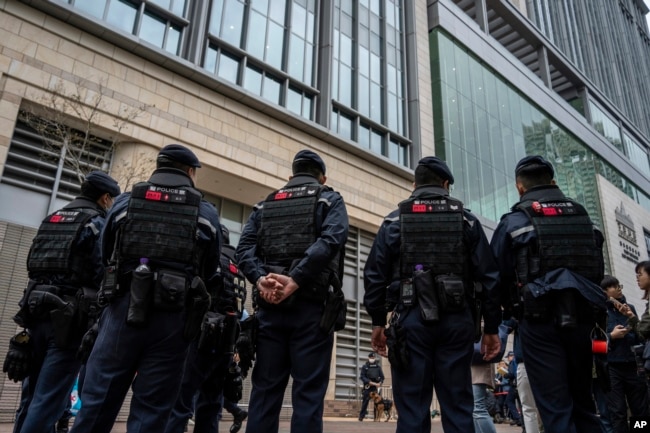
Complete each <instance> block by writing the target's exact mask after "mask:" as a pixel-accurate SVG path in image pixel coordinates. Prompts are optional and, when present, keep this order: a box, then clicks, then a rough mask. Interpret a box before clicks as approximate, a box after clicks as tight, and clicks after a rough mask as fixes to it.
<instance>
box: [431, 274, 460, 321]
mask: <svg viewBox="0 0 650 433" xmlns="http://www.w3.org/2000/svg"><path fill="white" fill-rule="evenodd" d="M435 285H436V289H437V292H438V300H439V301H440V308H441V310H442V311H444V312H448V313H454V312H459V311H462V310H463V308H465V287H464V285H463V280H462V279H461V278H460V277H458V276H456V275H438V276H436V279H435Z"/></svg>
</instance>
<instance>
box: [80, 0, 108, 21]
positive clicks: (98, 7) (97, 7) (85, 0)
mask: <svg viewBox="0 0 650 433" xmlns="http://www.w3.org/2000/svg"><path fill="white" fill-rule="evenodd" d="M74 7H75V8H77V9H79V10H82V11H84V12H86V13H88V14H90V15H92V16H94V17H97V18H99V19H102V18H104V9H106V0H75V2H74Z"/></svg>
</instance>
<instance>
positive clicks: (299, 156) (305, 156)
mask: <svg viewBox="0 0 650 433" xmlns="http://www.w3.org/2000/svg"><path fill="white" fill-rule="evenodd" d="M299 161H310V162H312V163H314V164H316V165H317V166H318V168H319V169H320V171H321V172H322V173H323V174H325V162H324V161H323V159H322V158H321V157H320V156H318V154H317V153H316V152H314V151H311V150H307V149H304V150H301V151H300V152H298V153H296V156H294V158H293V162H294V163H296V162H299Z"/></svg>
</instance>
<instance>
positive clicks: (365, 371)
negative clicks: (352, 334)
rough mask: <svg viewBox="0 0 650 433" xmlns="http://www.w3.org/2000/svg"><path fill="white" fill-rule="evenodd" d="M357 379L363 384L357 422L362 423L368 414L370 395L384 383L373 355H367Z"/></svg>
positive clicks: (380, 370) (372, 353)
mask: <svg viewBox="0 0 650 433" xmlns="http://www.w3.org/2000/svg"><path fill="white" fill-rule="evenodd" d="M359 379H361V382H363V394H362V396H363V397H362V400H361V411H360V412H359V421H363V419H364V418H365V417H366V414H367V413H368V402H370V393H371V392H377V390H378V388H379V387H380V386H381V384H382V383H384V372H383V371H382V369H381V365H379V364H377V358H375V353H374V352H370V353H369V354H368V361H366V363H365V364H363V366H362V367H361V372H360V373H359Z"/></svg>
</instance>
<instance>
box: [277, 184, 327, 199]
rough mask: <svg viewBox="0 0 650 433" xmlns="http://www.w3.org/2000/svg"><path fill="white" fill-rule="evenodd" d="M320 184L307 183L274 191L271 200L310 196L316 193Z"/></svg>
mask: <svg viewBox="0 0 650 433" xmlns="http://www.w3.org/2000/svg"><path fill="white" fill-rule="evenodd" d="M319 190H320V186H315V185H307V186H296V187H293V188H284V189H281V190H279V191H277V192H276V193H275V195H274V196H273V200H287V199H291V198H300V197H311V196H314V195H316V194H318V192H319Z"/></svg>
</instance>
